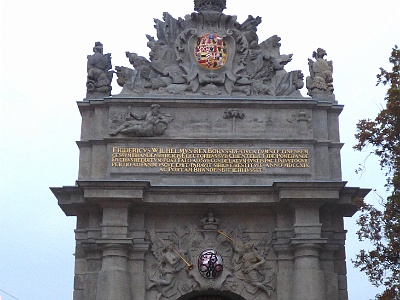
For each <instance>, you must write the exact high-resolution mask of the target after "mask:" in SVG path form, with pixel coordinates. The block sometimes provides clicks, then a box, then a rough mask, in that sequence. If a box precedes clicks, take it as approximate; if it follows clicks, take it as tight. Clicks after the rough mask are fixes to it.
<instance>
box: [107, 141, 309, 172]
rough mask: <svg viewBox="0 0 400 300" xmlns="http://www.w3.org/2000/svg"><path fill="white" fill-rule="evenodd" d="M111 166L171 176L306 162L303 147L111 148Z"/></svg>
mask: <svg viewBox="0 0 400 300" xmlns="http://www.w3.org/2000/svg"><path fill="white" fill-rule="evenodd" d="M111 167H112V168H116V169H120V168H123V169H126V168H129V169H132V171H135V170H136V171H139V170H141V171H147V172H171V173H174V172H175V173H176V172H178V173H264V172H267V171H268V170H269V169H276V168H278V169H308V168H310V162H309V150H308V149H307V148H258V149H254V148H251V149H248V148H247V149H246V148H229V149H227V148H210V147H209V148H196V147H193V148H184V147H182V148H159V147H137V148H136V147H112V148H111ZM114 170H115V169H114Z"/></svg>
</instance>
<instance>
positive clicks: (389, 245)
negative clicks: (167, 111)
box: [353, 46, 400, 300]
mask: <svg viewBox="0 0 400 300" xmlns="http://www.w3.org/2000/svg"><path fill="white" fill-rule="evenodd" d="M389 61H390V63H391V64H393V67H392V71H391V72H388V71H386V70H384V69H383V68H380V74H378V75H377V78H378V83H377V85H379V84H383V85H385V86H388V91H387V94H386V97H385V101H386V107H385V108H384V109H382V110H381V111H380V112H379V114H378V115H377V117H376V118H375V120H370V119H366V120H365V119H364V120H360V121H359V122H358V123H357V133H356V134H355V137H356V138H357V140H358V143H357V144H356V145H355V146H354V149H356V150H358V151H361V150H363V149H364V148H365V147H366V146H367V145H372V146H373V148H374V154H375V155H377V156H378V157H379V162H380V166H381V169H382V170H385V175H386V179H387V184H386V187H387V189H388V191H389V192H390V195H389V196H388V197H387V199H383V200H382V203H381V204H382V206H383V209H382V210H380V209H378V208H376V207H374V206H373V205H370V204H367V203H365V201H364V200H363V199H359V201H358V203H357V204H358V206H359V208H360V211H361V215H360V217H359V219H358V221H357V224H358V225H359V226H360V227H359V230H358V232H357V234H358V238H359V240H360V241H364V240H369V241H370V242H371V244H372V247H373V249H372V250H369V251H366V250H361V251H360V253H359V254H358V255H357V257H356V260H355V261H353V263H354V265H355V267H357V268H360V270H361V271H363V272H365V273H366V274H367V276H368V278H369V280H370V281H371V282H372V283H373V284H374V285H375V286H381V285H383V286H384V287H385V290H384V291H383V292H382V293H381V294H379V295H377V296H376V299H379V300H400V88H399V84H400V73H399V71H400V70H399V65H400V50H399V49H398V47H397V46H395V47H394V48H393V49H392V53H391V57H390V59H389Z"/></svg>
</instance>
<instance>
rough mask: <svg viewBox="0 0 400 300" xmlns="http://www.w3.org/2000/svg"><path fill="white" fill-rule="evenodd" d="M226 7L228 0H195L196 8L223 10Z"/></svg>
mask: <svg viewBox="0 0 400 300" xmlns="http://www.w3.org/2000/svg"><path fill="white" fill-rule="evenodd" d="M225 8H226V0H194V10H195V11H197V12H202V11H215V12H223V10H224V9H225Z"/></svg>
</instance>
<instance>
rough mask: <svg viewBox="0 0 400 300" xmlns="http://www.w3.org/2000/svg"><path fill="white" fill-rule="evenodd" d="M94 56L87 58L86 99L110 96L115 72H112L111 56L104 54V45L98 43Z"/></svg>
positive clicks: (94, 49) (94, 48)
mask: <svg viewBox="0 0 400 300" xmlns="http://www.w3.org/2000/svg"><path fill="white" fill-rule="evenodd" d="M93 52H94V54H92V55H88V56H87V82H86V88H87V93H86V98H93V97H99V96H103V97H104V96H110V94H111V80H112V77H113V73H114V71H111V68H112V65H111V54H110V53H107V54H103V44H102V43H100V42H96V43H95V46H94V47H93Z"/></svg>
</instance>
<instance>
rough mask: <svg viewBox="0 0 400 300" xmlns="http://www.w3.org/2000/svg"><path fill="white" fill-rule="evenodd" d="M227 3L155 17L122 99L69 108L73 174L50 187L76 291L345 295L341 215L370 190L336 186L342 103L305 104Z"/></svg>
mask: <svg viewBox="0 0 400 300" xmlns="http://www.w3.org/2000/svg"><path fill="white" fill-rule="evenodd" d="M225 4H226V3H225V1H222V0H219V1H217V0H214V1H203V0H198V1H195V11H196V12H194V13H193V14H191V15H189V16H187V17H185V19H178V20H176V19H174V18H172V17H171V16H170V15H169V14H167V13H166V14H164V19H163V21H160V20H156V29H157V38H158V40H155V39H154V38H153V37H151V36H148V40H149V47H150V49H151V52H150V60H147V59H145V58H143V57H139V56H138V55H136V54H134V53H131V52H127V53H126V55H127V57H128V58H129V60H130V62H131V63H132V65H133V66H134V69H129V68H125V67H116V72H117V75H118V79H117V81H118V83H119V84H120V85H121V86H123V88H122V92H121V94H119V95H112V96H108V95H103V96H99V95H100V94H96V95H95V94H94V93H91V94H90V93H88V95H87V98H86V99H84V100H83V101H80V102H78V107H79V110H80V113H81V115H82V132H81V140H80V141H79V142H78V147H79V150H80V160H79V175H78V180H77V181H76V185H74V186H66V187H59V188H52V191H53V193H54V195H55V196H56V197H57V199H58V203H59V205H60V207H61V208H62V210H63V211H64V212H65V214H66V215H67V216H76V217H77V227H76V231H75V235H76V253H75V259H76V265H75V284H74V300H116V299H118V300H134V299H144V300H264V299H271V300H346V299H347V279H346V264H345V248H344V245H345V234H346V231H345V229H344V225H343V218H344V217H350V216H352V215H353V214H354V213H355V211H356V206H355V205H354V200H355V199H356V198H357V197H364V196H365V195H366V194H367V193H368V190H365V189H360V188H352V187H346V182H343V181H342V175H341V166H340V164H341V161H340V149H341V147H342V143H340V140H339V123H338V118H339V114H340V112H341V111H342V109H343V106H342V105H339V104H337V103H336V101H334V99H332V97H330V96H329V95H327V94H324V93H319V94H318V96H316V97H314V93H312V98H308V97H307V98H306V97H302V96H301V94H300V92H299V88H301V86H302V73H301V72H300V71H292V72H286V71H284V69H283V67H284V66H285V65H286V63H288V62H289V61H290V58H291V55H281V54H280V53H279V46H280V45H279V40H280V39H279V38H278V37H277V36H273V37H272V38H270V39H268V40H267V41H264V42H262V43H258V38H257V35H256V28H257V25H258V24H259V23H260V22H261V19H260V18H259V17H257V18H254V17H251V16H249V18H248V19H247V20H246V21H245V22H244V23H242V24H240V23H238V22H237V21H236V18H235V17H234V16H227V15H224V14H223V13H222V11H223V9H224V8H225ZM210 49H212V51H211V50H210ZM208 51H211V52H208ZM99 53H100V52H99ZM101 55H103V54H102V52H101ZM99 57H100V56H99ZM102 57H103V56H102ZM107 57H109V56H107ZM320 58H321V59H322V58H323V56H322V57H320ZM88 59H89V60H92V58H89V57H88ZM311 65H313V64H311V63H310V67H311ZM328 65H329V64H328ZM313 70H314V71H313V72H314V75H312V76H311V77H312V79H310V80H316V79H315V78H316V76H317V75H318V74H319V73H318V72H317V71H316V68H314V67H313ZM103 71H104V72H105V73H104V74H103V75H105V76H106V74H107V72H108V71H109V69H108V68H104V69H103ZM325 75H326V76H325V77H324V78H325V83H329V84H331V80H330V78H331V77H329V76H331V73H330V75H329V74H325ZM313 76H314V77H313ZM330 86H331V85H330ZM110 90H111V89H107V91H108V92H109V91H110ZM332 91H333V88H331V89H330V90H329V93H331V92H332ZM324 95H326V99H324V98H323V96H324ZM321 97H322V98H321Z"/></svg>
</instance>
